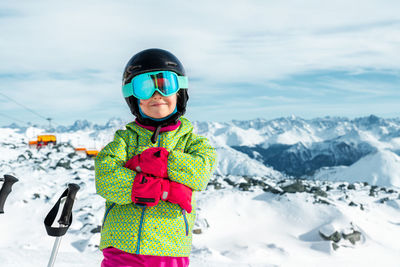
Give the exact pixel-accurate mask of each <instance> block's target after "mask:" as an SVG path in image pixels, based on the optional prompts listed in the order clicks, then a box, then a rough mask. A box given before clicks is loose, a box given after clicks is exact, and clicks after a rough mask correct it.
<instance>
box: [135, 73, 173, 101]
mask: <svg viewBox="0 0 400 267" xmlns="http://www.w3.org/2000/svg"><path fill="white" fill-rule="evenodd" d="M132 88H133V95H134V96H136V97H137V98H139V99H148V98H150V97H151V96H152V95H153V94H154V92H155V91H156V90H157V91H158V92H159V93H160V94H162V95H163V96H170V95H172V94H174V93H176V92H178V90H179V84H178V78H177V75H176V73H174V72H171V71H160V72H148V73H143V74H139V75H137V76H135V77H134V78H133V79H132Z"/></svg>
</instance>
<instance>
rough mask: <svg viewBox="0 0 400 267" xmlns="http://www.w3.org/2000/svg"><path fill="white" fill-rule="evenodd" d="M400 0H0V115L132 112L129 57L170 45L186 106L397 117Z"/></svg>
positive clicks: (243, 113) (3, 119)
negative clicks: (125, 79) (126, 77)
mask: <svg viewBox="0 0 400 267" xmlns="http://www.w3.org/2000/svg"><path fill="white" fill-rule="evenodd" d="M399 14H400V2H399V1H382V0H380V1H379V0H363V1H361V0H353V1H348V0H347V1H342V0H339V1H315V0H309V1H295V0H292V1H290V0H281V1H269V0H243V1H235V0H231V1H227V0H221V1H212V0H204V1H201V2H199V1H183V0H182V1H181V0H171V1H161V0H160V1H155V0H148V1H135V0H133V1H122V0H115V1H105V0H96V1H92V0H87V1H77V0H71V1H54V0H51V1H50V0H38V1H28V0H22V1H11V0H2V1H1V2H0V125H9V124H10V123H12V122H16V123H19V124H23V123H33V124H38V123H39V124H46V123H47V122H46V118H51V119H52V121H53V122H54V123H56V124H71V123H73V122H74V121H76V120H78V119H81V120H82V119H87V120H89V121H92V122H95V123H105V122H106V121H108V120H109V119H110V118H114V117H118V118H122V119H123V120H126V121H129V120H132V119H133V116H132V115H131V114H130V111H129V108H128V106H127V105H126V103H125V100H124V99H123V97H122V92H121V80H122V72H123V69H124V67H125V64H126V63H127V62H128V61H129V59H130V58H131V57H132V56H133V55H134V54H136V53H137V52H140V51H141V50H144V49H147V48H154V47H156V48H162V49H166V50H168V51H170V52H172V53H173V54H175V55H176V56H177V57H178V58H179V59H180V61H181V62H182V63H183V65H184V66H185V69H186V72H187V75H188V77H189V96H190V99H189V102H188V108H187V114H186V116H187V117H188V118H189V119H191V120H196V121H230V120H248V119H255V118H266V119H272V118H277V117H286V116H291V115H295V116H299V117H303V118H315V117H323V116H346V117H350V118H353V117H360V116H367V115H370V114H375V115H377V116H381V117H399V116H400V110H399V104H398V102H399V100H400V88H399V87H400V86H399V85H400V83H399V82H400V16H399Z"/></svg>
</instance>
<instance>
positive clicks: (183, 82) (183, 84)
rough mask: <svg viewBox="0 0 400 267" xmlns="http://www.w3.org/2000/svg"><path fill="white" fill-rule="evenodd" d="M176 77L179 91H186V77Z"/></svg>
mask: <svg viewBox="0 0 400 267" xmlns="http://www.w3.org/2000/svg"><path fill="white" fill-rule="evenodd" d="M177 77H178V85H179V89H188V88H189V86H188V84H189V81H188V77H186V76H177Z"/></svg>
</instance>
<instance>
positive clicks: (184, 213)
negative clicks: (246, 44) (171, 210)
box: [182, 209, 189, 236]
mask: <svg viewBox="0 0 400 267" xmlns="http://www.w3.org/2000/svg"><path fill="white" fill-rule="evenodd" d="M182 215H183V220H184V221H185V230H186V236H188V235H189V225H188V221H187V218H186V210H184V209H182Z"/></svg>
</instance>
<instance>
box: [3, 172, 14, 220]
mask: <svg viewBox="0 0 400 267" xmlns="http://www.w3.org/2000/svg"><path fill="white" fill-rule="evenodd" d="M2 180H3V179H2ZM16 182H18V179H17V178H15V177H14V176H12V175H8V174H5V175H4V183H3V186H2V187H1V190H0V214H1V213H4V203H5V202H6V199H7V197H8V195H9V194H10V192H11V187H12V185H13V184H14V183H16Z"/></svg>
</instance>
